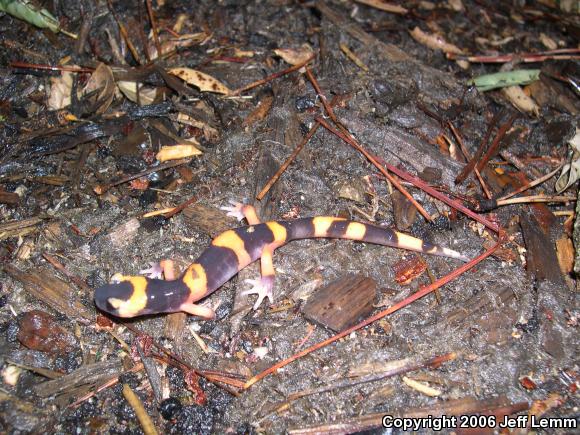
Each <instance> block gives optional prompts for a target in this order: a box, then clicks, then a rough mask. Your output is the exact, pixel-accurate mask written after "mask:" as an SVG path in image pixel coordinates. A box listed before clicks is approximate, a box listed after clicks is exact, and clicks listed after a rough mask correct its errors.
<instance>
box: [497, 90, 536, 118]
mask: <svg viewBox="0 0 580 435" xmlns="http://www.w3.org/2000/svg"><path fill="white" fill-rule="evenodd" d="M501 93H502V94H503V95H504V97H506V98H507V99H508V100H509V101H510V103H512V104H513V105H514V107H515V108H516V109H518V110H519V111H520V112H527V113H531V114H533V115H535V116H538V115H539V114H540V107H539V106H538V105H537V104H536V102H535V101H534V100H532V98H531V97H530V96H528V94H526V93H525V92H524V90H523V89H522V88H521V87H520V86H508V87H506V88H502V89H501Z"/></svg>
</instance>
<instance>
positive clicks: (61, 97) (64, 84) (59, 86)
mask: <svg viewBox="0 0 580 435" xmlns="http://www.w3.org/2000/svg"><path fill="white" fill-rule="evenodd" d="M72 84H73V74H72V73H71V72H68V71H63V72H62V73H61V74H60V76H58V77H51V78H50V95H49V97H48V108H49V109H51V110H59V109H62V108H64V107H66V106H68V105H69V104H70V98H71V93H72Z"/></svg>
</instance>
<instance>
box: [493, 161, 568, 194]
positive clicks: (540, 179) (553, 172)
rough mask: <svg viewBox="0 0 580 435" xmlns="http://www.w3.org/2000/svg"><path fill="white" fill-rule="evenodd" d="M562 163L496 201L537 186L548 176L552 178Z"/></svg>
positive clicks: (547, 178)
mask: <svg viewBox="0 0 580 435" xmlns="http://www.w3.org/2000/svg"><path fill="white" fill-rule="evenodd" d="M562 166H563V165H560V166H558V167H557V168H556V169H554V170H553V171H552V172H550V173H548V174H546V175H544V176H543V177H540V178H537V179H535V180H534V181H530V182H529V183H526V184H524V185H523V186H521V187H520V188H518V189H516V190H514V191H513V192H512V193H508V194H507V195H505V196H502V197H501V198H499V199H498V201H503V200H504V199H508V198H511V197H512V196H515V195H517V194H518V193H522V192H524V191H525V190H528V189H530V188H532V187H534V186H537V185H538V184H541V183H543V182H544V181H546V180H549V179H550V178H552V177H553V176H554V175H556V174H557V173H558V171H560V169H561V168H562Z"/></svg>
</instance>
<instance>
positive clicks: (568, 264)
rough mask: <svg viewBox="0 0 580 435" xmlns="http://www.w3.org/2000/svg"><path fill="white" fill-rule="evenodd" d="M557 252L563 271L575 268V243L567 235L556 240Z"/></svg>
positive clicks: (566, 272) (567, 272) (567, 271)
mask: <svg viewBox="0 0 580 435" xmlns="http://www.w3.org/2000/svg"><path fill="white" fill-rule="evenodd" d="M556 254H557V256H558V264H559V265H560V270H561V271H562V273H564V274H569V273H571V272H572V269H573V268H574V245H573V244H572V240H570V239H569V238H568V237H566V236H564V237H562V238H560V239H558V240H556Z"/></svg>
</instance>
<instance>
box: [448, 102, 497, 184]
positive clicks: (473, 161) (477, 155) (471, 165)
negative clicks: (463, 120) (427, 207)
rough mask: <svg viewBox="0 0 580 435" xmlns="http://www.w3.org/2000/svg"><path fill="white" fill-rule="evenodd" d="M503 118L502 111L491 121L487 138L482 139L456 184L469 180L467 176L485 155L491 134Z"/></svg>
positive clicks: (486, 134)
mask: <svg viewBox="0 0 580 435" xmlns="http://www.w3.org/2000/svg"><path fill="white" fill-rule="evenodd" d="M502 116H503V111H502V110H500V111H499V112H497V113H496V114H495V116H494V117H493V119H492V120H491V122H490V124H489V127H487V131H486V132H485V136H484V137H483V138H482V139H481V142H480V143H479V147H477V151H476V152H475V155H474V156H473V157H472V158H471V160H470V161H469V163H468V164H467V165H465V167H464V168H463V169H462V170H461V172H460V173H459V175H458V176H457V177H456V178H455V184H461V183H462V182H463V181H464V180H465V179H466V178H467V176H468V175H469V173H470V172H471V171H472V170H473V168H475V165H476V164H477V162H478V161H479V159H480V158H481V156H482V155H483V151H484V149H485V145H486V144H487V142H488V141H489V137H490V136H491V132H492V131H493V128H494V127H495V124H497V123H498V122H499V120H500V119H501V117H502Z"/></svg>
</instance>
